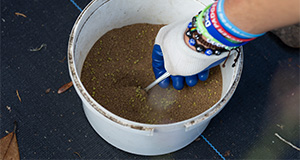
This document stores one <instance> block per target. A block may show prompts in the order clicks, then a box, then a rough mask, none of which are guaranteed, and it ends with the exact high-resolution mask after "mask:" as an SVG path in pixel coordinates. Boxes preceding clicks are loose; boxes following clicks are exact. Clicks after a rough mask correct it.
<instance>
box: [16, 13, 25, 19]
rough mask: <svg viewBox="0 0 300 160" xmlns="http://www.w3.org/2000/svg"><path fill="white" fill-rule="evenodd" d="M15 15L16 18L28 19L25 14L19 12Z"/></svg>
mask: <svg viewBox="0 0 300 160" xmlns="http://www.w3.org/2000/svg"><path fill="white" fill-rule="evenodd" d="M15 15H16V16H22V17H24V18H26V17H27V16H26V15H25V14H23V13H19V12H15Z"/></svg>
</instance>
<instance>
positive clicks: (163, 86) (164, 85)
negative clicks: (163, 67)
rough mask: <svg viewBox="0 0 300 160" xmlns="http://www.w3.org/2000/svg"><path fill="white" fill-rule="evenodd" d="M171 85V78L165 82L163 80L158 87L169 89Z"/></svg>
mask: <svg viewBox="0 0 300 160" xmlns="http://www.w3.org/2000/svg"><path fill="white" fill-rule="evenodd" d="M169 84H170V77H168V78H166V79H164V80H162V81H160V82H159V83H158V85H159V86H160V87H161V88H167V87H168V86H169Z"/></svg>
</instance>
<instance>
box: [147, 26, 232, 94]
mask: <svg viewBox="0 0 300 160" xmlns="http://www.w3.org/2000/svg"><path fill="white" fill-rule="evenodd" d="M188 24H189V22H187V21H179V22H177V23H173V24H170V25H167V26H165V27H163V28H161V29H160V31H159V33H158V35H157V36H156V39H155V45H154V48H153V52H152V67H153V72H154V74H155V78H158V77H160V76H161V75H162V74H164V73H165V72H166V71H167V72H169V73H170V74H171V76H170V77H171V79H172V82H173V87H174V88H175V89H177V90H181V89H182V88H183V87H184V82H186V84H187V85H188V86H190V87H192V86H195V85H196V84H197V82H198V80H201V81H205V80H207V78H208V75H209V69H210V68H212V67H215V66H217V65H219V64H220V63H222V62H223V61H224V60H225V59H226V57H227V55H228V54H226V53H223V54H221V55H218V56H217V55H211V56H207V55H205V54H202V53H199V52H196V51H194V50H192V49H191V48H189V47H188V46H187V45H186V44H185V42H184V38H183V36H184V33H185V30H186V28H187V25H188ZM170 77H169V78H166V79H165V80H163V81H161V82H160V83H159V86H160V87H162V88H166V87H168V85H169V84H170Z"/></svg>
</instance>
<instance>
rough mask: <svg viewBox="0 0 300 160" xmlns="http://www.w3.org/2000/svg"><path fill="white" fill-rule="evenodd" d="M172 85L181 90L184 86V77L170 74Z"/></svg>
mask: <svg viewBox="0 0 300 160" xmlns="http://www.w3.org/2000/svg"><path fill="white" fill-rule="evenodd" d="M171 79H172V82H173V87H174V88H175V89H177V90H182V89H183V87H184V77H183V76H171Z"/></svg>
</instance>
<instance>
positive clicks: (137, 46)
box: [81, 24, 222, 124]
mask: <svg viewBox="0 0 300 160" xmlns="http://www.w3.org/2000/svg"><path fill="white" fill-rule="evenodd" d="M161 27H162V25H150V24H134V25H129V26H125V27H123V28H119V29H114V30H111V31H109V32H108V33H106V34H105V35H103V36H102V37H101V38H100V39H99V40H98V41H97V42H96V43H95V44H94V46H93V47H92V49H91V50H90V52H89V54H88V56H87V58H86V60H85V63H84V67H83V70H82V75H81V80H82V82H83V84H84V86H85V88H86V89H87V91H88V92H89V94H90V95H91V96H92V97H93V98H94V99H95V100H96V101H97V102H98V103H99V104H101V105H102V106H103V107H105V108H106V109H107V110H109V111H111V112H112V113H114V114H116V115H118V116H120V117H123V118H126V119H129V120H132V121H136V122H141V123H148V124H166V123H173V122H178V121H182V120H186V119H189V118H192V117H194V116H196V115H199V114H200V113H202V112H204V111H205V110H207V109H209V108H210V107H211V106H213V105H214V104H215V103H216V102H217V101H218V100H219V99H220V97H221V91H222V77H221V71H220V67H215V68H213V69H211V70H210V76H209V78H208V80H207V81H205V82H201V81H199V82H198V84H197V85H196V86H194V87H188V86H185V87H184V89H183V90H180V91H177V90H175V89H174V88H173V87H172V86H171V85H170V86H169V88H167V89H162V88H160V87H159V86H158V85H157V86H155V87H154V88H152V89H151V90H150V91H149V92H148V93H146V92H145V91H144V90H143V88H145V87H146V86H147V85H149V84H150V83H151V82H153V81H154V80H155V77H154V73H153V71H152V65H151V54H152V49H153V44H154V40H155V37H156V34H157V32H158V31H159V29H160V28H161Z"/></svg>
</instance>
